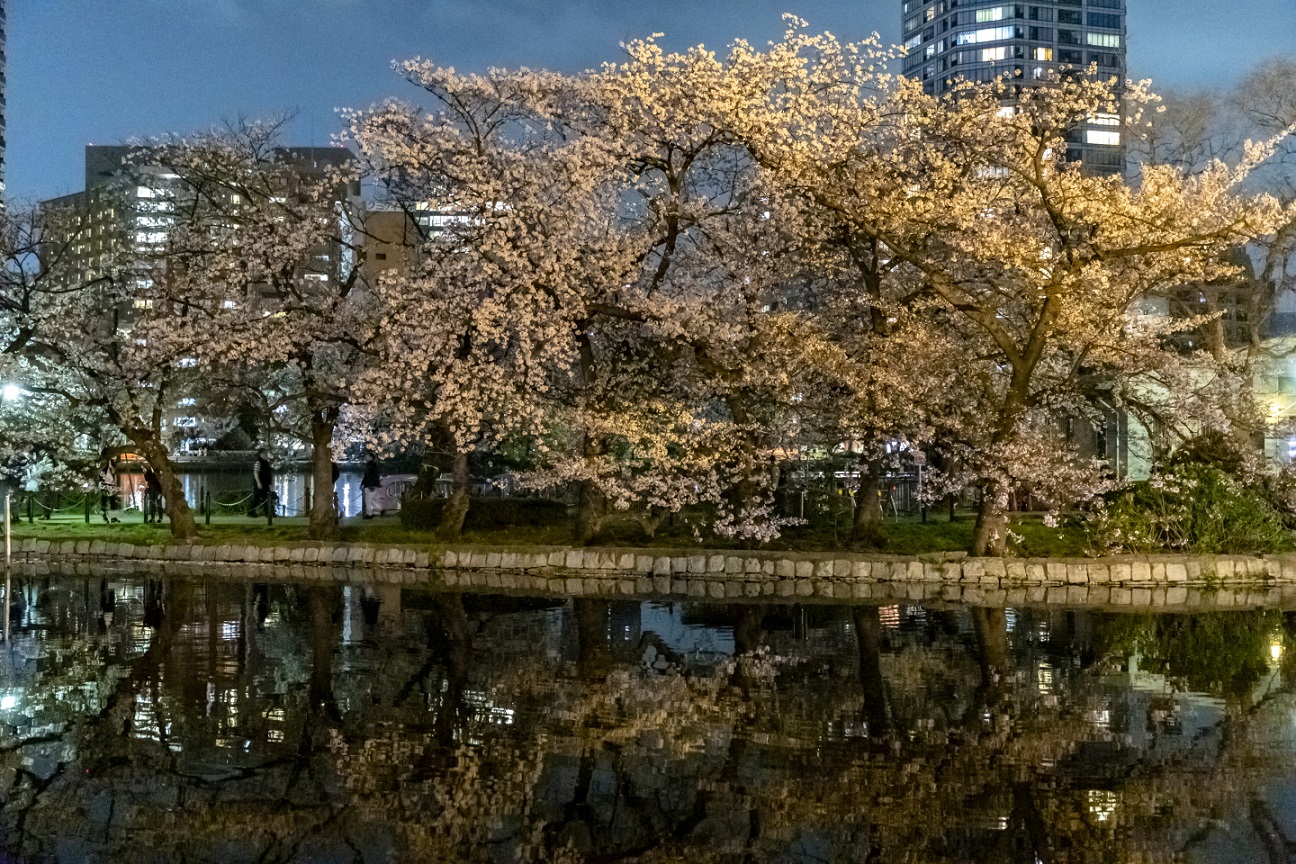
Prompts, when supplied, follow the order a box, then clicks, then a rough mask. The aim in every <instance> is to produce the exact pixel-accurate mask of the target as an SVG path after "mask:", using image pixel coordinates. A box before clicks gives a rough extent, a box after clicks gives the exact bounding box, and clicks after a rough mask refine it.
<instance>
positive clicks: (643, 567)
mask: <svg viewBox="0 0 1296 864" xmlns="http://www.w3.org/2000/svg"><path fill="white" fill-rule="evenodd" d="M652 570H653V558H652V556H651V555H636V556H635V559H634V572H636V573H651V572H652Z"/></svg>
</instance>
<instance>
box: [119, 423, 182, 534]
mask: <svg viewBox="0 0 1296 864" xmlns="http://www.w3.org/2000/svg"><path fill="white" fill-rule="evenodd" d="M131 440H132V441H133V442H134V444H135V446H136V447H138V448H139V451H140V455H142V456H143V457H144V458H145V459H146V460H147V461H148V463H149V465H150V466H151V467H152V468H153V470H154V472H156V473H157V475H158V480H159V481H161V483H162V496H163V509H164V510H165V511H166V515H167V522H169V523H170V524H171V536H172V537H174V538H175V539H177V540H190V539H193V538H194V537H197V536H198V525H197V523H196V522H194V518H193V511H192V510H190V509H189V502H188V501H186V500H185V497H184V486H183V485H182V484H181V483H180V475H179V473H178V472H177V471H176V468H175V463H173V462H172V461H171V454H170V453H168V452H167V448H166V446H165V445H163V444H162V442H160V441H158V440H157V439H155V438H152V437H151V436H146V435H143V434H139V433H136V434H134V435H132V436H131Z"/></svg>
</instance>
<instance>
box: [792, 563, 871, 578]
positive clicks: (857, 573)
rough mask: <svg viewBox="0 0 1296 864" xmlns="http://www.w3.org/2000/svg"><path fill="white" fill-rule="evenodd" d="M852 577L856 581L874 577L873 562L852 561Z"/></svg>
mask: <svg viewBox="0 0 1296 864" xmlns="http://www.w3.org/2000/svg"><path fill="white" fill-rule="evenodd" d="M779 575H780V576H782V575H783V574H782V573H780V574H779ZM851 578H852V579H854V580H855V581H856V582H867V581H868V580H869V579H871V578H873V566H872V564H871V562H868V561H852V562H851Z"/></svg>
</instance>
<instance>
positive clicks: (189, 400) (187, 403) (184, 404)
mask: <svg viewBox="0 0 1296 864" xmlns="http://www.w3.org/2000/svg"><path fill="white" fill-rule="evenodd" d="M176 404H177V405H179V406H180V407H181V408H191V407H193V406H194V405H197V404H198V400H197V399H195V398H194V397H193V396H186V397H185V398H183V399H181V400H180V401H179V402H177V403H176Z"/></svg>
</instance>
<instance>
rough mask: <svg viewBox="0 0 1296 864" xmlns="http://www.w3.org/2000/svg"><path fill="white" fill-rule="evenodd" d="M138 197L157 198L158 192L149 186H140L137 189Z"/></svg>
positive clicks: (136, 195)
mask: <svg viewBox="0 0 1296 864" xmlns="http://www.w3.org/2000/svg"><path fill="white" fill-rule="evenodd" d="M135 197H136V198H156V197H157V193H156V192H154V191H153V190H152V189H150V188H149V187H147V186H139V187H137V188H136V189H135Z"/></svg>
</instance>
